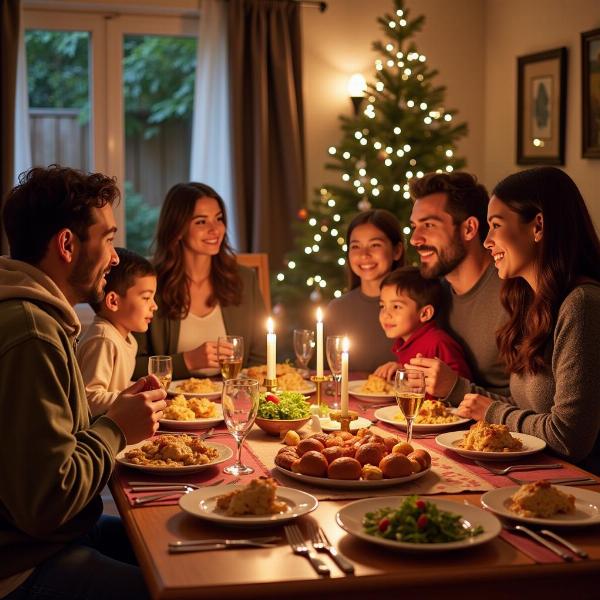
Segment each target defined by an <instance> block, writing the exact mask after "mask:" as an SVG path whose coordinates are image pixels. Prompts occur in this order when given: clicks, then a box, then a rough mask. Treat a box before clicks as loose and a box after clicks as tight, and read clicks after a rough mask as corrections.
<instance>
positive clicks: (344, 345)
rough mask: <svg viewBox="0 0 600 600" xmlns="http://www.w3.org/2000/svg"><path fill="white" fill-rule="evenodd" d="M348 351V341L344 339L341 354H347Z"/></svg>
mask: <svg viewBox="0 0 600 600" xmlns="http://www.w3.org/2000/svg"><path fill="white" fill-rule="evenodd" d="M348 350H350V340H349V339H348V338H347V337H345V338H344V339H343V340H342V352H348Z"/></svg>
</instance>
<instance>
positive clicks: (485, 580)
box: [111, 439, 600, 600]
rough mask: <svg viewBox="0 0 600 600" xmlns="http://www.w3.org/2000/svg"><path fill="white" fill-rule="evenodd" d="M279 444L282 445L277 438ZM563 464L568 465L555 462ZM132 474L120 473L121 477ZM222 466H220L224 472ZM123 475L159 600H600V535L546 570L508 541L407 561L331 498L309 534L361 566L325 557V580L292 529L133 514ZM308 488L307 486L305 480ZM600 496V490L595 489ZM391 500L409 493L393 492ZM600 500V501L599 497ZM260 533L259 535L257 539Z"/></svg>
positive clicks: (174, 511) (306, 522) (476, 500)
mask: <svg viewBox="0 0 600 600" xmlns="http://www.w3.org/2000/svg"><path fill="white" fill-rule="evenodd" d="M273 443H274V444H278V443H279V442H278V441H277V440H276V439H274V441H273ZM553 462H564V461H561V460H560V459H556V458H555V457H553ZM122 468H123V467H121V466H119V467H118V469H122ZM215 468H216V467H215ZM121 483H122V480H121V479H120V478H119V477H114V478H113V480H112V483H111V491H112V494H113V496H114V499H115V502H116V505H117V508H118V510H119V512H120V514H121V517H122V519H123V522H124V524H125V526H126V529H127V532H128V534H129V537H130V539H131V542H132V544H133V547H134V550H135V553H136V556H137V558H138V561H139V564H140V567H141V569H142V571H143V573H144V577H145V579H146V582H147V584H148V588H149V590H150V593H151V596H152V597H153V598H155V599H157V600H158V599H176V598H177V599H187V598H203V599H204V598H220V599H226V598H235V599H236V600H242V599H248V598H282V597H284V598H286V599H293V598H310V597H312V598H315V599H317V598H326V599H327V600H337V599H340V600H341V599H344V600H350V599H354V598H357V599H358V598H360V599H363V600H364V599H367V598H375V597H376V596H378V597H380V598H381V597H385V596H388V595H393V596H394V597H401V598H405V597H406V598H408V597H410V598H417V597H420V598H443V599H444V600H450V599H453V598H461V600H464V599H465V598H483V599H485V600H492V599H496V598H503V599H504V598H526V597H527V596H528V595H531V597H532V598H533V597H535V598H544V599H548V598H564V597H565V596H567V597H569V598H573V599H577V600H579V599H584V598H586V599H587V598H589V599H590V600H591V599H598V598H600V527H599V526H592V527H581V528H571V529H567V530H561V533H563V534H564V536H565V537H566V538H568V540H569V541H571V542H572V543H574V544H576V545H578V546H579V547H581V548H582V549H583V550H585V551H586V552H587V553H588V554H589V558H588V559H586V560H577V561H575V562H562V561H561V562H556V563H551V564H547V563H546V564H540V563H538V562H536V561H534V560H533V559H532V558H530V557H529V556H527V555H526V554H524V553H523V552H521V551H520V550H519V549H517V548H516V547H515V546H513V545H511V544H509V543H508V542H507V541H505V540H504V539H503V538H501V537H496V538H495V539H493V540H492V541H490V542H488V543H486V544H482V545H479V546H476V547H473V548H466V549H462V550H458V551H453V552H439V553H431V552H428V553H424V552H419V553H414V554H413V553H406V552H398V551H392V550H389V549H388V548H384V547H381V546H377V545H375V544H372V543H368V542H366V541H362V540H360V539H358V538H356V537H354V536H352V535H350V534H348V533H346V532H345V531H344V530H343V529H342V528H341V527H340V526H339V525H338V524H337V523H336V513H337V512H338V511H339V510H340V509H341V508H342V507H343V506H344V505H345V504H347V503H348V502H349V500H345V499H329V500H321V501H320V502H319V505H318V507H317V509H316V510H315V511H314V512H312V513H310V514H309V515H305V516H303V517H300V518H299V519H297V520H296V523H298V525H299V526H300V527H301V529H302V530H303V532H304V533H305V534H306V535H308V532H309V531H310V530H311V528H312V527H313V525H315V524H316V525H318V526H320V527H321V528H322V529H323V530H324V531H325V532H326V534H327V536H328V537H329V539H330V541H331V543H332V544H333V545H334V546H336V547H337V548H338V549H339V550H340V551H341V552H342V553H343V554H344V556H346V557H347V558H348V559H349V560H350V561H351V562H352V563H353V564H354V566H355V574H354V575H345V574H344V573H343V572H342V571H341V570H340V569H339V568H338V567H337V566H336V565H335V564H334V563H333V562H332V561H331V560H330V558H329V557H327V556H326V555H324V554H320V555H319V556H320V557H322V558H323V560H324V561H325V562H326V563H327V565H328V566H329V567H330V569H331V576H330V577H320V576H319V575H317V573H316V572H315V571H314V570H313V568H312V567H311V565H310V563H309V562H308V561H307V560H306V559H305V558H304V557H301V556H296V555H294V554H293V553H292V551H291V548H290V546H289V545H288V544H287V542H286V541H285V535H284V530H283V526H282V525H277V526H273V527H260V528H256V529H248V528H245V529H242V528H226V527H223V526H221V525H218V524H215V523H211V522H208V521H205V520H202V519H199V518H197V517H194V516H192V515H189V514H187V513H185V512H183V511H182V510H181V509H180V508H179V507H178V506H176V505H171V506H150V505H147V506H143V507H132V506H131V505H130V503H129V501H128V499H127V496H126V494H125V491H124V489H123V486H122V484H121ZM296 484H297V486H296V487H298V488H299V489H301V488H302V484H301V483H299V482H296ZM585 489H589V490H591V491H593V492H599V491H600V486H588V487H587V488H585ZM389 494H390V495H402V489H401V488H390V491H389ZM436 497H441V498H443V499H444V500H452V501H456V502H458V503H461V504H462V503H468V504H472V505H475V506H480V498H481V494H480V493H473V492H463V493H460V494H444V495H443V496H436ZM598 499H599V501H600V494H599V495H598ZM599 503H600V502H599ZM249 532H250V533H249ZM248 535H260V536H263V535H277V536H281V541H280V542H278V543H277V545H276V546H275V547H273V548H260V549H253V548H244V549H228V550H219V551H204V552H192V553H183V554H169V552H168V542H170V541H173V540H192V539H206V538H223V537H230V538H241V537H247V536H248Z"/></svg>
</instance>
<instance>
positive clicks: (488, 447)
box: [435, 421, 546, 461]
mask: <svg viewBox="0 0 600 600" xmlns="http://www.w3.org/2000/svg"><path fill="white" fill-rule="evenodd" d="M435 441H436V443H437V444H438V445H439V446H441V447H442V448H446V449H447V450H452V451H453V452H456V453H457V454H460V455H461V456H464V457H466V458H473V459H479V460H504V461H506V460H510V459H511V458H520V457H522V456H528V455H530V454H535V453H536V452H541V451H542V450H543V449H544V448H545V447H546V442H544V440H541V439H540V438H538V437H535V436H533V435H528V434H526V433H514V432H510V431H509V430H508V428H507V427H506V425H495V424H490V423H485V422H484V421H478V422H477V423H475V425H473V426H471V429H469V431H448V432H447V433H442V434H440V435H438V436H437V437H436V438H435Z"/></svg>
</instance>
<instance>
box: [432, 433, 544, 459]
mask: <svg viewBox="0 0 600 600" xmlns="http://www.w3.org/2000/svg"><path fill="white" fill-rule="evenodd" d="M464 434H465V431H448V432H447V433H442V434H440V435H438V436H437V437H436V438H435V441H436V443H437V444H438V446H441V447H442V448H446V449H447V450H452V451H453V452H456V453H457V454H460V455H461V456H464V457H465V458H472V459H477V460H503V461H509V460H512V459H513V458H521V457H522V456H528V455H529V454H535V453H536V452H541V451H542V450H543V449H544V448H545V447H546V442H545V441H544V440H541V439H540V438H538V437H535V436H534V435H528V434H526V433H513V432H511V434H510V435H512V436H513V437H515V438H517V439H518V440H521V443H522V444H523V449H522V450H517V451H515V452H481V451H479V450H466V449H465V448H459V447H458V443H459V442H460V441H461V440H462V439H463V437H464Z"/></svg>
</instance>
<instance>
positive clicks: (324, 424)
mask: <svg viewBox="0 0 600 600" xmlns="http://www.w3.org/2000/svg"><path fill="white" fill-rule="evenodd" d="M371 425H373V421H369V419H365V418H364V417H357V418H356V419H354V421H350V430H351V431H357V430H358V429H362V428H363V427H370V426H371ZM340 427H341V425H340V423H339V421H332V420H331V419H321V429H322V430H323V431H339V430H340Z"/></svg>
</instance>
